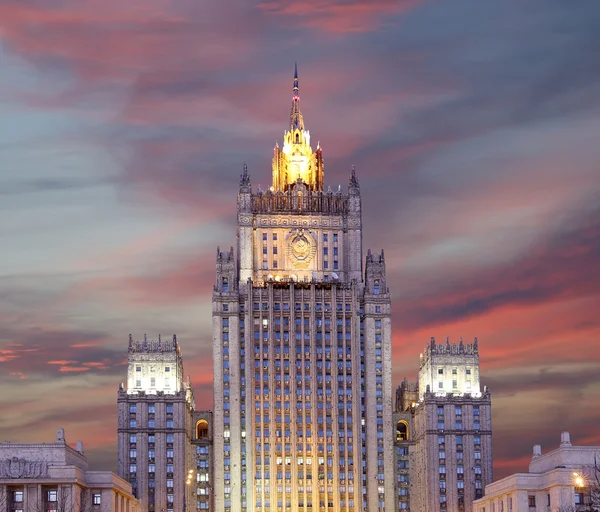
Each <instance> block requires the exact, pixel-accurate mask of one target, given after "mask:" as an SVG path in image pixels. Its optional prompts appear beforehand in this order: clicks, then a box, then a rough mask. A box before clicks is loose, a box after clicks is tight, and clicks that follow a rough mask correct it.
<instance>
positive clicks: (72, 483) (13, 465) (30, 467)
mask: <svg viewBox="0 0 600 512" xmlns="http://www.w3.org/2000/svg"><path fill="white" fill-rule="evenodd" d="M46 511H48V512H50V511H52V512H141V510H140V507H139V502H138V500H137V499H135V497H134V496H133V494H132V492H131V485H129V483H128V482H126V481H125V480H123V479H122V478H119V477H118V476H117V475H115V474H114V473H111V472H110V471H90V470H89V469H88V461H87V458H86V456H85V454H84V452H83V443H81V441H78V442H77V448H76V449H74V448H72V447H70V446H69V445H68V444H67V442H66V440H65V433H64V430H63V429H61V428H60V429H58V431H57V435H56V442H54V443H10V442H4V443H0V512H46Z"/></svg>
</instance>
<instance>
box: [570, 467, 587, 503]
mask: <svg viewBox="0 0 600 512" xmlns="http://www.w3.org/2000/svg"><path fill="white" fill-rule="evenodd" d="M573 479H574V483H575V488H576V489H578V491H579V492H577V496H578V497H579V501H580V503H577V502H576V503H575V504H576V505H585V501H586V500H585V494H584V491H585V485H586V481H585V476H584V475H582V474H581V473H577V472H574V473H573Z"/></svg>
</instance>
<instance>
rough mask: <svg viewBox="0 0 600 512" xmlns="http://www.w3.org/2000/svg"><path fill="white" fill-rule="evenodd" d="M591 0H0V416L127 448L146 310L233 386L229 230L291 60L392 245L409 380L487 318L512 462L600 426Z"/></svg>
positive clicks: (498, 418)
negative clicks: (435, 348)
mask: <svg viewBox="0 0 600 512" xmlns="http://www.w3.org/2000/svg"><path fill="white" fill-rule="evenodd" d="M599 20H600V2H599V1H598V0H579V1H577V2H569V1H566V0H529V1H526V2H525V1H523V0H490V1H480V0H451V1H449V0H444V1H442V0H439V1H424V0H423V1H419V0H369V1H363V2H352V1H348V0H296V1H293V2H291V1H289V2H288V1H284V0H256V1H252V0H226V1H215V0H210V1H206V0H127V1H124V0H0V66H1V72H0V247H1V248H0V411H1V414H0V439H1V440H10V441H22V442H33V441H52V440H53V439H54V436H55V431H56V429H57V428H58V427H64V428H65V429H66V435H67V440H68V441H69V442H70V443H74V442H75V441H76V440H78V439H82V440H83V441H84V445H85V448H86V452H87V454H88V458H89V459H90V462H91V465H92V467H94V468H95V469H113V470H116V444H117V435H116V423H117V422H116V398H117V388H118V385H119V383H120V382H122V381H124V380H126V366H125V364H126V358H127V343H128V335H129V333H132V334H133V336H134V338H137V339H142V338H143V336H144V333H147V334H148V336H149V337H150V338H157V336H158V334H159V333H161V334H163V336H171V335H172V334H173V333H176V334H177V337H178V340H179V341H180V343H181V345H182V351H183V355H184V362H185V369H186V372H187V373H189V374H190V375H191V378H192V381H193V384H194V389H195V393H196V405H197V407H198V408H211V404H212V391H211V388H212V385H211V384H212V355H211V349H212V345H211V343H212V334H211V330H210V329H211V328H210V326H211V317H210V315H211V307H210V301H211V295H212V284H213V281H214V270H215V259H214V258H215V253H216V247H217V245H220V246H221V247H222V248H228V247H229V246H232V245H235V242H236V239H235V218H236V194H237V189H238V183H239V181H238V180H239V174H240V172H241V169H242V166H243V164H244V162H247V164H248V167H249V171H250V174H251V176H252V182H253V185H254V186H257V185H259V184H261V185H262V186H263V188H265V187H266V186H268V185H269V184H270V183H269V182H270V173H271V157H272V150H273V146H274V144H275V141H276V140H279V141H280V142H281V139H282V135H283V131H284V129H285V128H286V127H287V123H288V119H289V108H290V102H291V87H292V80H291V79H292V75H293V68H294V62H296V61H297V62H298V70H299V75H300V97H301V101H302V112H303V114H304V121H305V124H306V126H307V128H308V129H309V130H310V132H311V136H312V140H313V142H314V145H316V142H317V141H320V144H321V147H322V148H323V155H324V160H325V182H326V184H327V185H331V186H332V187H335V188H337V186H338V184H342V186H346V184H347V180H348V175H349V172H350V169H351V167H352V165H355V166H356V171H357V175H358V178H359V180H360V184H361V192H362V200H363V208H364V214H363V222H364V246H365V250H366V249H367V248H372V249H374V250H379V249H380V248H383V249H384V250H385V254H386V261H387V271H388V284H389V287H390V291H391V294H392V304H393V315H392V316H393V327H394V332H393V343H394V347H393V354H394V383H393V386H394V388H395V387H396V386H397V385H399V384H400V382H401V380H402V379H403V378H404V377H405V376H406V377H408V378H409V379H415V378H416V373H417V370H418V363H419V353H420V352H421V351H422V350H423V348H424V347H425V345H426V344H427V343H428V341H429V338H430V337H431V336H435V337H436V338H437V339H438V340H439V341H441V342H443V341H444V340H445V337H446V336H450V339H451V340H453V341H458V338H459V337H460V336H463V338H464V339H465V342H471V341H472V339H473V337H474V336H477V337H478V340H479V348H480V355H481V365H482V372H481V373H482V383H483V384H484V385H487V386H488V387H489V388H490V390H491V393H492V408H493V444H494V466H495V474H494V476H495V478H499V477H502V476H506V475H507V474H509V473H511V472H515V471H524V470H526V469H527V465H528V462H529V460H530V457H531V449H532V446H533V444H535V443H541V444H542V445H543V449H544V450H548V449H551V448H552V449H553V448H556V447H557V446H558V443H559V438H560V432H561V431H563V430H569V431H570V432H571V436H572V440H573V442H574V443H575V444H588V445H589V444H596V445H600V429H599V428H598V426H599V425H600V407H599V405H598V404H599V403H600V370H599V367H600V264H599V263H600V66H599V65H598V62H599V61H598V59H599V57H598V50H599V49H600V25H599Z"/></svg>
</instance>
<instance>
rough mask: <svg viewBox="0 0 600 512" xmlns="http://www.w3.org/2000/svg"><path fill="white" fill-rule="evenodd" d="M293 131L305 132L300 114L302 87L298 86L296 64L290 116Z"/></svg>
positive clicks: (295, 65) (296, 66) (296, 65)
mask: <svg viewBox="0 0 600 512" xmlns="http://www.w3.org/2000/svg"><path fill="white" fill-rule="evenodd" d="M290 127H291V130H292V131H293V130H295V129H298V130H304V121H303V120H302V113H301V112H300V87H299V86H298V64H294V86H293V88H292V112H291V114H290Z"/></svg>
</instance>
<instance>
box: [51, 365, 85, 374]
mask: <svg viewBox="0 0 600 512" xmlns="http://www.w3.org/2000/svg"><path fill="white" fill-rule="evenodd" d="M89 370H90V369H89V368H88V367H87V366H61V367H60V368H59V369H58V371H59V372H61V373H70V372H88V371H89Z"/></svg>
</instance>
